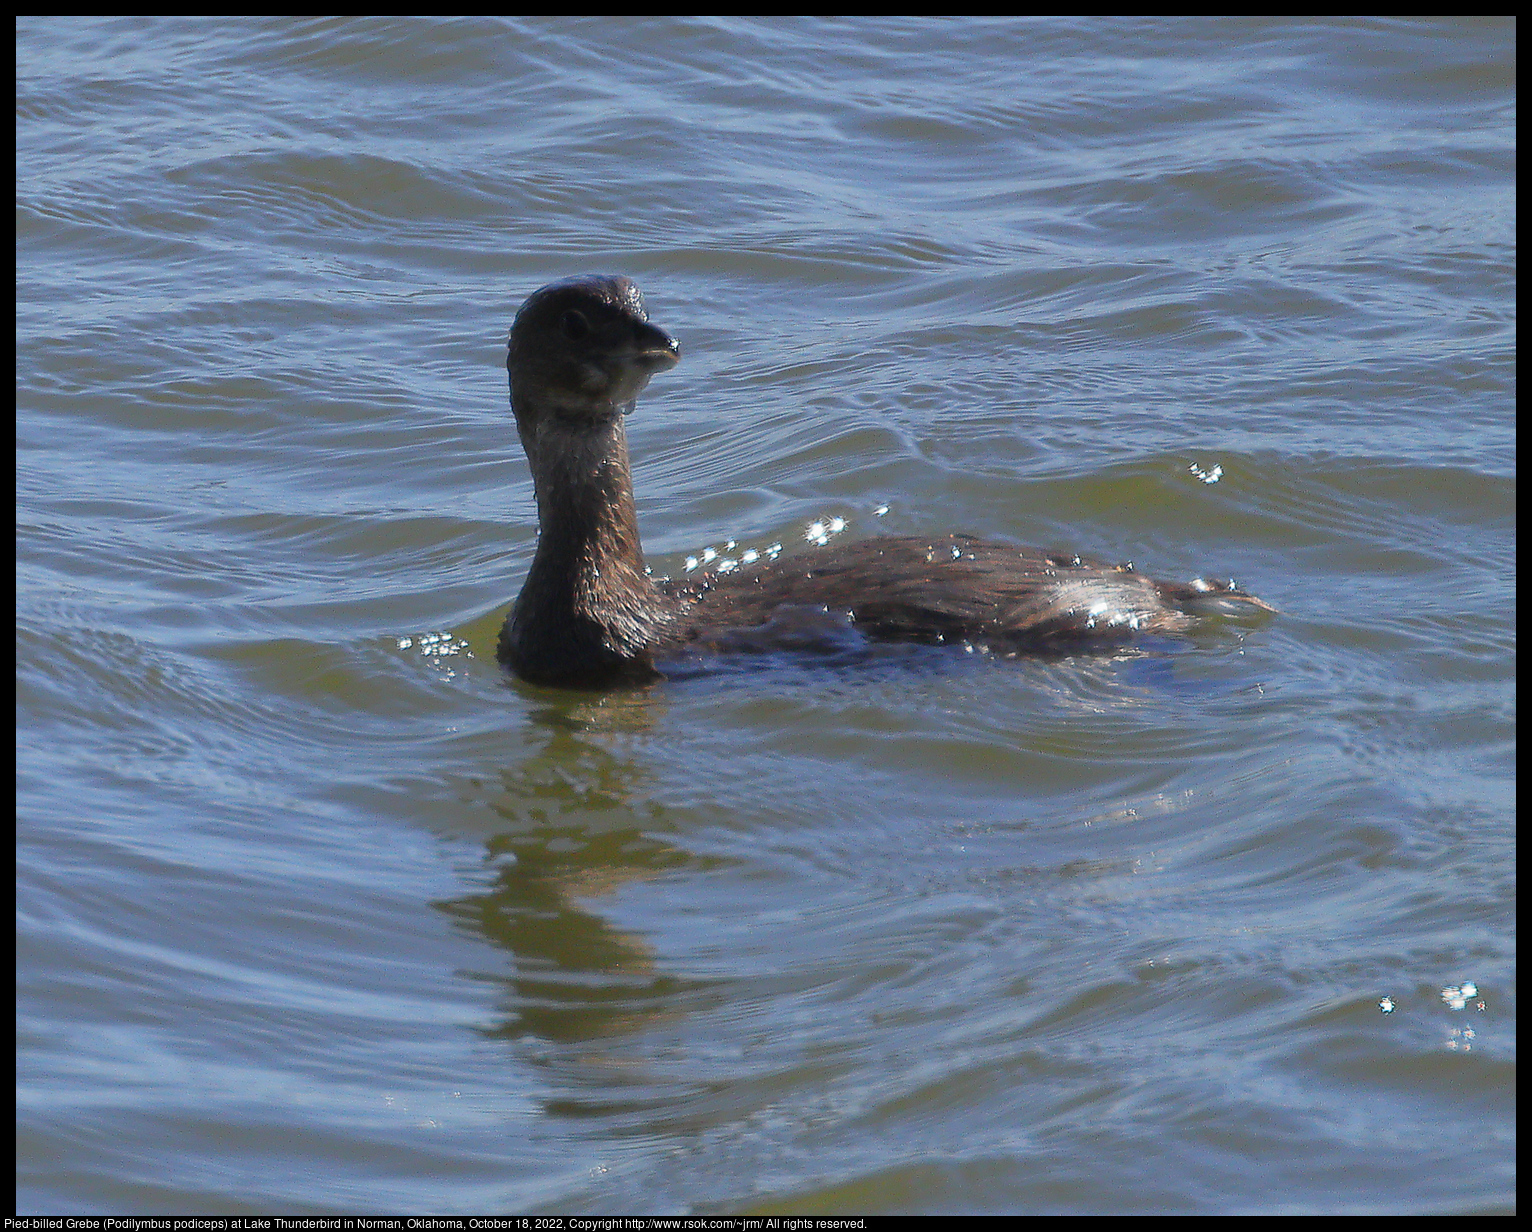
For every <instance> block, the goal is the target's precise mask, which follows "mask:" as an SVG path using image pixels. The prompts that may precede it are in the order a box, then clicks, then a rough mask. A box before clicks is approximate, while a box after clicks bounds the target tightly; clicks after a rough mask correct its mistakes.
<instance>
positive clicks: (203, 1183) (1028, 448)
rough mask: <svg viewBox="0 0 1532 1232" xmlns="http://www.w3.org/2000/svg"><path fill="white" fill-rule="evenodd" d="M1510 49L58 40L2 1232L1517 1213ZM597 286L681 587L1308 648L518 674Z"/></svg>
mask: <svg viewBox="0 0 1532 1232" xmlns="http://www.w3.org/2000/svg"><path fill="white" fill-rule="evenodd" d="M1513 38H1514V28H1513V26H1512V25H1511V24H1509V23H1508V22H1507V21H1506V20H1504V19H1490V18H1485V19H1461V20H1440V21H1384V20H1372V19H1342V18H1336V19H1328V20H1317V19H1316V20H1307V21H1294V20H1268V19H1224V20H1209V19H1205V18H1191V19H1166V20H1149V19H1143V20H1127V19H1047V20H1033V21H1011V20H999V19H996V20H991V21H972V20H951V21H937V22H929V21H904V20H894V19H876V20H874V19H865V20H858V21H850V22H822V21H745V20H737V21H736V20H723V21H696V20H687V21H678V20H674V19H668V18H658V17H657V18H641V19H640V18H632V19H622V20H618V19H596V20H584V21H581V20H574V19H554V20H548V21H532V20H525V21H512V22H505V21H494V20H489V19H477V18H474V19H414V20H409V19H403V18H341V19H322V20H321V19H294V18H265V19H245V20H191V19H186V20H177V19H161V20H151V19H141V18H103V19H67V18H23V19H21V21H20V25H19V43H18V60H17V66H18V76H19V89H18V117H19V118H18V129H17V134H18V143H19V150H18V162H17V174H18V214H17V217H18V301H19V302H18V329H17V344H18V370H17V371H18V416H19V440H20V453H19V455H18V458H19V461H18V473H19V505H18V510H19V514H18V516H19V526H18V539H17V548H18V556H19V572H18V630H19V643H18V698H19V721H20V740H19V763H20V776H19V783H20V816H19V830H18V848H17V852H18V897H19V904H18V905H19V914H18V925H19V949H18V973H19V1028H18V1030H19V1057H18V1079H19V1085H18V1100H19V1124H18V1134H19V1169H20V1171H19V1185H20V1189H19V1197H18V1205H19V1209H20V1210H21V1211H22V1212H23V1213H79V1212H87V1211H89V1212H111V1213H127V1212H138V1213H241V1212H268V1213H271V1212H275V1213H296V1212H347V1211H349V1212H362V1211H374V1212H378V1211H382V1212H388V1211H395V1212H401V1211H402V1212H411V1213H427V1212H439V1213H448V1212H469V1213H474V1212H478V1213H487V1212H491V1211H496V1212H501V1213H521V1214H528V1213H535V1212H544V1213H576V1212H593V1213H631V1212H694V1213H706V1212H732V1213H747V1212H755V1213H795V1214H805V1213H840V1212H848V1213H861V1212H922V1211H926V1212H937V1211H946V1212H989V1213H999V1212H1022V1213H1059V1214H1087V1213H1155V1214H1159V1213H1175V1212H1183V1213H1214V1212H1218V1213H1231V1212H1243V1213H1263V1214H1272V1213H1364V1214H1383V1213H1389V1214H1401V1213H1416V1214H1419V1213H1459V1214H1461V1213H1491V1212H1505V1211H1509V1210H1510V1209H1511V1208H1512V1203H1513V1201H1514V1198H1513V1193H1514V1189H1513V1186H1514V1175H1513V1162H1512V1161H1513V1152H1514V1136H1513V1135H1514V1130H1513V1125H1512V1087H1513V1076H1514V1056H1515V1051H1514V1035H1513V1019H1512V1006H1513V994H1514V982H1513V980H1514V977H1513V965H1512V953H1513V945H1512V935H1513V924H1514V911H1513V901H1514V874H1513V865H1512V838H1511V834H1512V824H1511V816H1512V799H1511V797H1512V785H1513V777H1514V775H1513V763H1514V759H1515V748H1514V737H1513V726H1512V724H1513V717H1514V715H1513V709H1514V700H1513V698H1514V694H1513V685H1512V671H1513V666H1512V663H1513V653H1514V632H1513V627H1514V597H1513V579H1514V531H1513V511H1514V500H1515V480H1514V460H1513V452H1512V450H1513V438H1512V431H1513V429H1512V396H1513V395H1512V388H1513V385H1512V382H1513V371H1512V350H1511V348H1512V314H1513V309H1512V302H1513V301H1512V258H1513V254H1512V244H1513V224H1514V218H1513V198H1512V179H1511V164H1512V156H1513V127H1512V125H1513V115H1512V111H1513V93H1512V92H1513V68H1512V58H1513ZM588 270H613V271H619V272H623V273H626V274H629V275H631V276H632V277H634V278H635V279H636V280H637V281H638V282H639V283H640V285H642V286H643V287H644V288H645V289H646V291H647V293H648V298H649V306H650V311H651V313H652V314H653V316H654V319H655V320H656V321H657V322H658V323H660V324H662V325H663V326H665V327H666V328H667V329H669V330H671V331H672V332H674V333H675V334H677V336H679V337H680V339H681V341H682V344H683V347H684V352H685V361H684V362H683V364H682V366H681V367H680V368H678V369H676V370H675V371H674V372H673V373H668V374H666V375H664V376H663V377H661V378H659V379H658V380H657V381H656V382H655V383H654V385H653V386H652V387H651V390H650V393H649V395H648V397H647V398H646V400H645V401H644V402H643V403H642V404H641V405H640V407H639V410H638V412H637V413H636V414H635V415H634V416H633V418H632V419H631V420H630V434H631V441H632V446H633V451H634V458H635V471H636V481H637V485H638V502H639V512H640V518H641V520H642V523H643V526H644V532H645V540H646V546H647V548H648V550H649V552H650V554H651V557H652V558H653V559H654V561H655V563H656V565H657V567H658V568H660V569H663V570H666V571H678V570H680V569H682V568H684V563H685V560H686V557H687V556H689V555H698V554H699V553H700V552H701V551H702V550H703V549H705V548H711V549H713V550H714V551H730V550H734V549H732V548H730V547H729V546H728V545H729V544H730V543H731V542H733V543H734V544H736V545H767V544H770V543H772V542H776V541H780V542H783V543H785V544H787V545H788V546H789V548H790V549H793V550H799V548H801V547H802V539H803V536H804V531H805V528H806V527H807V526H809V524H811V523H813V522H814V521H816V520H823V519H831V518H841V519H844V520H845V522H846V524H847V525H846V528H845V530H844V531H842V532H841V533H843V534H846V535H852V536H870V535H876V534H885V533H910V534H924V533H932V534H937V533H944V532H946V531H949V530H965V531H969V532H974V533H979V534H984V535H988V536H994V537H1001V538H1009V539H1012V540H1014V541H1020V542H1035V543H1041V544H1044V545H1047V546H1059V547H1065V548H1072V549H1075V550H1079V551H1085V552H1091V553H1095V554H1100V555H1106V556H1109V557H1116V558H1119V559H1132V560H1134V561H1135V562H1137V563H1138V564H1139V565H1140V566H1141V567H1143V568H1146V569H1152V570H1153V571H1154V572H1156V573H1157V574H1160V575H1162V576H1171V577H1183V578H1184V577H1191V576H1195V575H1196V574H1198V573H1202V572H1210V573H1214V574H1233V575H1235V576H1236V577H1237V578H1238V579H1239V580H1240V581H1241V582H1242V583H1244V584H1245V585H1247V586H1248V587H1249V588H1250V589H1251V590H1253V591H1254V592H1256V593H1257V594H1260V595H1261V596H1263V597H1264V598H1266V599H1267V600H1268V601H1270V602H1271V603H1273V604H1274V605H1275V606H1277V607H1278V608H1280V609H1281V613H1282V614H1281V615H1280V616H1278V617H1276V618H1274V619H1273V620H1271V621H1270V622H1268V623H1266V624H1264V625H1257V626H1254V627H1234V626H1215V627H1211V628H1209V629H1207V630H1205V631H1204V632H1202V633H1200V634H1199V635H1198V636H1197V637H1195V638H1194V639H1192V640H1191V641H1189V642H1187V643H1185V644H1170V643H1162V644H1157V645H1150V646H1147V647H1144V648H1142V649H1140V650H1138V651H1135V652H1133V653H1128V654H1123V655H1120V656H1116V657H1105V658H1082V659H1073V660H1064V661H1060V662H1037V661H1027V660H1019V661H1002V660H996V659H992V658H988V657H985V656H982V655H965V654H964V653H962V652H961V651H960V650H956V649H952V650H947V649H930V650H922V651H920V652H918V653H914V654H910V655H905V656H900V657H897V658H895V659H894V660H892V661H886V662H885V661H879V662H875V663H870V664H867V665H865V666H864V667H863V668H862V669H853V668H847V667H845V666H836V665H826V664H822V663H816V662H814V661H812V660H797V661H768V662H762V663H759V664H753V663H752V664H750V665H748V666H747V667H746V668H740V669H736V670H729V671H726V672H720V673H717V674H712V675H702V676H696V677H692V678H688V679H685V680H678V681H671V682H669V683H667V684H664V685H661V686H659V687H656V688H653V689H649V690H643V691H636V692H627V693H613V694H610V695H605V696H601V695H597V696H589V695H579V694H571V693H563V692H559V691H553V690H542V689H534V688H529V687H525V686H522V685H519V684H517V683H515V682H511V681H508V680H506V679H505V677H504V676H503V675H502V673H501V672H500V671H499V669H498V668H497V667H496V666H495V663H494V659H493V653H492V650H493V643H494V637H495V631H496V629H497V627H498V624H499V622H500V621H501V620H502V619H503V616H504V613H505V610H506V607H507V605H508V603H509V600H510V598H511V596H512V595H513V594H514V593H515V590H516V588H517V586H518V584H519V579H520V576H521V574H522V572H523V570H524V569H525V566H526V564H527V562H528V561H529V559H530V555H531V549H532V544H533V535H534V528H535V520H534V514H533V508H532V502H531V488H530V481H529V478H528V474H527V470H526V466H525V462H524V460H523V458H522V456H521V454H520V451H519V449H518V448H517V444H516V441H515V437H514V433H513V431H512V430H511V425H510V420H509V415H508V412H507V408H506V404H505V376H504V371H503V367H502V365H503V359H504V353H503V345H504V333H505V330H506V328H507V326H508V324H509V322H510V319H511V316H512V315H513V313H514V311H515V309H516V307H517V305H518V304H519V302H520V300H521V299H522V297H524V296H525V295H526V294H527V293H528V292H530V291H531V290H532V289H534V288H535V287H537V286H538V285H540V284H541V283H543V282H546V281H549V280H551V279H553V278H556V277H562V276H565V275H569V274H573V273H579V272H584V271H588ZM803 550H808V549H806V548H803ZM752 669H753V670H752Z"/></svg>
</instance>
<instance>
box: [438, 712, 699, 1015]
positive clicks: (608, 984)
mask: <svg viewBox="0 0 1532 1232" xmlns="http://www.w3.org/2000/svg"><path fill="white" fill-rule="evenodd" d="M550 695H551V693H550ZM655 704H656V699H655V698H654V697H652V696H651V695H649V694H648V693H646V692H642V691H640V692H632V693H625V694H610V695H604V696H600V697H591V698H588V699H583V698H582V699H578V700H576V701H575V702H574V704H572V705H571V704H568V703H567V702H566V703H565V704H563V705H558V704H554V705H549V706H546V707H544V708H543V709H542V710H540V711H538V712H537V713H535V714H534V715H533V716H532V718H533V723H532V727H531V729H530V731H531V732H532V733H536V734H539V735H540V736H541V737H542V739H543V745H542V747H541V748H540V749H539V750H537V751H536V752H535V753H533V754H532V755H531V756H530V757H528V758H527V760H525V761H524V762H522V763H521V764H520V765H518V766H517V767H515V768H514V769H510V770H506V771H503V772H502V774H501V777H500V784H499V788H500V790H499V793H498V799H496V800H492V801H490V808H491V809H492V810H493V811H494V812H495V813H496V814H498V815H499V816H500V817H501V818H502V819H503V820H504V822H505V823H506V828H505V829H503V830H501V831H500V832H499V833H497V834H495V835H493V836H491V837H490V838H489V839H488V840H486V843H485V858H486V863H488V864H489V865H491V866H492V867H493V868H494V869H495V870H496V871H495V881H494V884H493V885H492V886H491V887H490V888H488V889H487V890H482V891H480V892H476V893H473V894H467V895H464V896H462V897H461V898H456V899H450V900H446V901H442V902H438V903H437V904H436V906H437V907H438V908H439V909H440V910H442V911H443V912H445V913H446V914H447V915H448V916H450V917H451V918H452V919H454V920H455V921H456V922H457V923H458V924H459V926H460V927H462V928H464V929H467V930H469V931H471V932H473V933H475V934H478V935H480V936H482V937H483V938H485V939H486V940H488V941H490V942H491V943H493V944H494V945H496V946H498V947H500V948H501V949H503V950H504V951H505V952H506V954H507V955H508V956H509V958H510V962H511V967H512V969H513V971H514V974H512V975H510V976H508V977H505V978H504V985H505V993H504V1021H503V1022H502V1023H501V1024H500V1025H499V1026H496V1027H493V1028H490V1029H488V1030H487V1031H486V1032H485V1034H486V1035H488V1036H489V1037H491V1038H499V1039H507V1040H515V1039H521V1038H524V1037H527V1036H533V1037H537V1038H540V1039H544V1040H547V1041H550V1042H558V1043H569V1042H576V1041H584V1040H593V1039H597V1038H601V1037H607V1036H614V1035H622V1034H627V1033H630V1032H634V1031H637V1030H640V1029H641V1028H643V1027H645V1026H647V1025H649V1024H651V1023H652V1022H654V1021H655V1020H657V1019H659V1018H662V1017H665V1016H667V1015H672V1014H675V1013H677V1012H678V997H681V996H683V995H684V994H686V993H688V992H690V991H695V990H697V989H699V988H700V987H701V985H699V984H697V983H696V982H692V981H682V980H678V979H676V978H675V977H673V976H670V975H667V974H665V973H664V972H662V971H660V970H659V969H658V968H657V964H656V961H655V958H656V956H655V954H654V951H653V949H652V948H651V947H650V946H649V944H648V942H647V941H646V940H645V939H644V938H643V937H642V936H641V935H639V934H638V933H635V932H631V931H626V930H624V929H621V928H618V927H616V926H614V925H613V924H611V923H610V922H608V920H607V919H605V918H604V917H603V915H602V914H601V913H600V912H599V911H597V910H593V909H590V908H588V907H587V906H585V905H583V904H586V903H589V902H591V901H592V900H599V899H601V898H604V897H607V896H610V895H611V894H612V893H614V892H615V891H617V890H618V889H619V888H620V887H622V886H623V885H624V884H626V883H629V882H632V881H636V880H646V879H650V878H654V877H658V876H661V875H663V874H665V873H667V872H670V871H673V870H677V869H680V868H683V867H687V868H693V869H694V868H695V867H696V864H697V858H696V857H695V856H693V855H692V854H691V853H689V852H684V851H681V850H679V849H678V848H675V847H673V846H671V845H669V844H667V843H665V842H663V841H661V840H659V839H656V838H654V837H653V835H652V834H650V833H647V832H646V829H645V827H646V824H650V825H652V823H653V821H654V817H653V816H652V814H653V813H654V811H655V807H656V806H654V805H652V804H650V803H648V798H649V796H650V795H651V794H652V793H651V792H650V791H648V790H647V789H648V787H649V780H650V777H651V775H650V774H649V773H648V772H647V771H646V770H645V769H644V768H643V767H642V765H641V764H639V763H637V762H635V761H629V760H625V759H624V758H623V757H622V756H621V755H619V754H614V753H613V752H611V751H610V750H608V749H605V748H603V747H601V746H600V745H599V744H597V743H595V742H594V741H592V740H590V739H586V738H585V736H586V735H587V734H589V733H591V732H593V731H594V732H601V733H606V734H612V733H618V732H624V731H626V732H634V731H642V730H645V729H646V728H647V727H648V726H649V725H650V722H651V719H652V713H653V710H654V707H655ZM492 978H493V977H492Z"/></svg>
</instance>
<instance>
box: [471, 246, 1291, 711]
mask: <svg viewBox="0 0 1532 1232" xmlns="http://www.w3.org/2000/svg"><path fill="white" fill-rule="evenodd" d="M680 353H681V349H680V346H679V345H678V344H677V342H676V340H675V339H674V338H672V337H671V336H670V335H669V334H667V333H665V331H664V330H662V329H659V328H657V327H656V326H654V325H651V324H650V323H649V315H648V313H647V312H645V310H644V301H643V297H642V296H641V295H640V294H639V291H638V288H637V287H636V286H634V285H633V283H632V282H630V281H629V280H628V279H626V278H622V277H615V276H602V275H591V276H587V277H582V278H571V279H568V280H566V281H563V282H555V283H553V284H551V285H549V286H546V287H543V288H542V289H541V290H540V291H537V292H535V293H534V294H533V295H532V296H531V297H530V298H529V299H528V300H527V302H526V303H525V304H523V305H522V308H521V311H520V312H518V313H517V314H516V321H515V324H514V325H513V326H512V327H511V337H510V351H509V356H508V358H507V361H506V367H507V368H508V369H509V371H510V378H511V408H512V410H513V411H514V412H515V415H516V428H517V430H518V432H519V433H520V434H521V443H522V445H523V446H524V447H525V449H526V451H527V460H528V461H529V462H530V463H531V466H532V481H533V484H534V486H535V488H536V491H537V513H538V524H539V535H538V542H537V554H536V555H535V556H534V557H533V560H532V568H531V569H530V570H529V571H528V573H527V580H526V583H525V584H524V585H523V586H522V589H521V594H520V596H519V597H518V598H517V600H516V605H515V607H514V608H512V609H511V614H510V616H509V617H508V618H507V619H506V622H505V628H504V630H503V631H502V632H501V635H500V647H499V657H500V659H501V661H502V662H504V663H505V664H506V665H507V666H509V667H510V668H511V669H513V670H514V671H515V672H517V673H518V674H519V675H521V676H522V677H524V678H525V679H527V680H531V681H535V682H538V683H542V684H556V685H578V686H601V685H607V684H614V683H621V682H625V681H630V682H631V681H643V680H650V679H653V678H655V677H656V676H657V675H659V672H658V671H657V670H656V667H655V664H656V661H657V660H658V661H663V660H664V659H666V658H667V657H668V656H676V655H680V654H682V653H684V652H685V651H686V650H687V649H688V648H692V647H696V648H703V649H706V648H719V647H727V646H729V645H736V644H739V638H738V635H739V634H740V633H741V632H742V631H745V630H751V629H760V628H761V627H763V626H768V627H770V626H779V625H781V624H783V623H784V622H785V623H787V624H791V623H792V621H791V619H790V618H786V617H784V614H788V616H789V617H790V614H791V613H793V612H795V611H796V612H804V611H806V610H818V611H820V612H822V613H826V612H827V613H831V614H833V616H834V617H835V618H837V619H844V620H845V621H848V622H850V624H851V625H852V626H854V627H855V629H857V630H860V631H861V632H863V633H865V634H867V635H869V636H871V637H875V638H879V639H886V640H895V641H916V642H943V641H965V640H966V641H970V642H980V643H983V644H987V645H989V646H992V647H994V648H996V649H998V650H1004V651H1013V652H1038V653H1049V652H1051V653H1059V652H1067V651H1072V650H1090V649H1093V648H1094V649H1100V648H1103V647H1107V646H1111V645H1115V644H1120V643H1122V642H1124V641H1126V640H1128V639H1129V638H1131V637H1132V636H1133V635H1134V634H1135V633H1140V632H1147V633H1175V632H1180V631H1182V630H1184V629H1186V628H1188V627H1190V626H1191V624H1192V623H1193V619H1194V615H1193V614H1194V611H1195V609H1196V608H1197V606H1198V605H1199V603H1203V604H1205V603H1206V602H1207V601H1208V600H1209V599H1221V600H1223V601H1225V602H1227V601H1234V602H1237V603H1241V604H1246V605H1251V606H1254V607H1259V608H1266V605H1265V604H1264V603H1262V602H1261V601H1260V600H1259V599H1256V598H1255V597H1254V596H1252V595H1247V594H1245V593H1243V592H1242V591H1240V590H1238V589H1236V588H1235V587H1234V586H1233V585H1232V584H1231V583H1227V582H1216V581H1203V580H1200V579H1199V580H1197V581H1195V582H1192V583H1190V584H1183V583H1179V582H1157V581H1154V580H1153V579H1151V578H1146V577H1143V576H1141V575H1140V574H1138V573H1135V572H1134V571H1133V569H1132V567H1131V566H1128V565H1124V566H1112V565H1104V564H1101V563H1098V562H1095V561H1089V560H1084V559H1082V558H1080V557H1078V556H1075V555H1072V554H1068V553H1065V554H1060V553H1053V552H1044V551H1040V550H1038V549H1036V548H1017V547H1012V546H1010V545H1008V544H999V543H985V542H982V541H980V540H977V539H972V538H969V537H967V536H962V535H943V536H940V537H938V538H933V539H923V538H909V537H904V538H886V539H872V540H867V541H863V542H860V543H850V544H837V545H834V546H830V547H819V548H813V549H808V550H805V551H803V552H802V553H800V554H798V555H796V556H793V555H789V556H785V557H783V558H781V559H775V558H772V559H767V558H758V559H756V560H755V561H753V562H752V563H750V564H739V563H737V562H731V564H733V565H734V567H732V568H730V569H729V571H728V572H724V571H722V570H717V569H715V570H713V571H711V572H705V573H702V574H700V575H697V576H693V577H690V578H688V579H687V581H686V582H685V583H684V584H678V583H672V582H669V581H656V580H654V579H651V578H650V577H649V575H648V573H647V572H646V571H645V568H644V554H643V548H642V547H641V545H640V543H639V538H638V518H637V515H636V514H635V512H634V507H633V481H632V476H631V474H630V472H629V468H628V444H627V436H626V434H625V433H624V431H623V416H624V415H626V414H627V413H628V412H629V411H631V410H632V409H633V403H634V401H635V399H636V398H637V397H638V395H639V394H640V393H641V392H642V391H643V389H644V386H645V385H647V384H648V383H649V378H650V377H651V376H653V375H654V374H655V373H656V372H663V371H665V370H666V369H667V368H671V367H673V366H674V365H675V363H676V361H677V360H678V359H679V358H680ZM1267 610H1269V609H1267Z"/></svg>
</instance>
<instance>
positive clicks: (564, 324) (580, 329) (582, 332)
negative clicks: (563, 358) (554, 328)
mask: <svg viewBox="0 0 1532 1232" xmlns="http://www.w3.org/2000/svg"><path fill="white" fill-rule="evenodd" d="M559 329H560V330H561V331H562V332H563V334H564V337H566V338H568V339H569V340H570V341H571V342H578V341H580V339H581V338H585V337H588V336H589V334H590V322H589V321H587V320H586V319H585V314H584V313H583V312H576V311H575V310H574V309H573V308H571V309H570V310H569V311H568V312H566V313H565V314H564V315H563V316H561V317H560V318H559Z"/></svg>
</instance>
